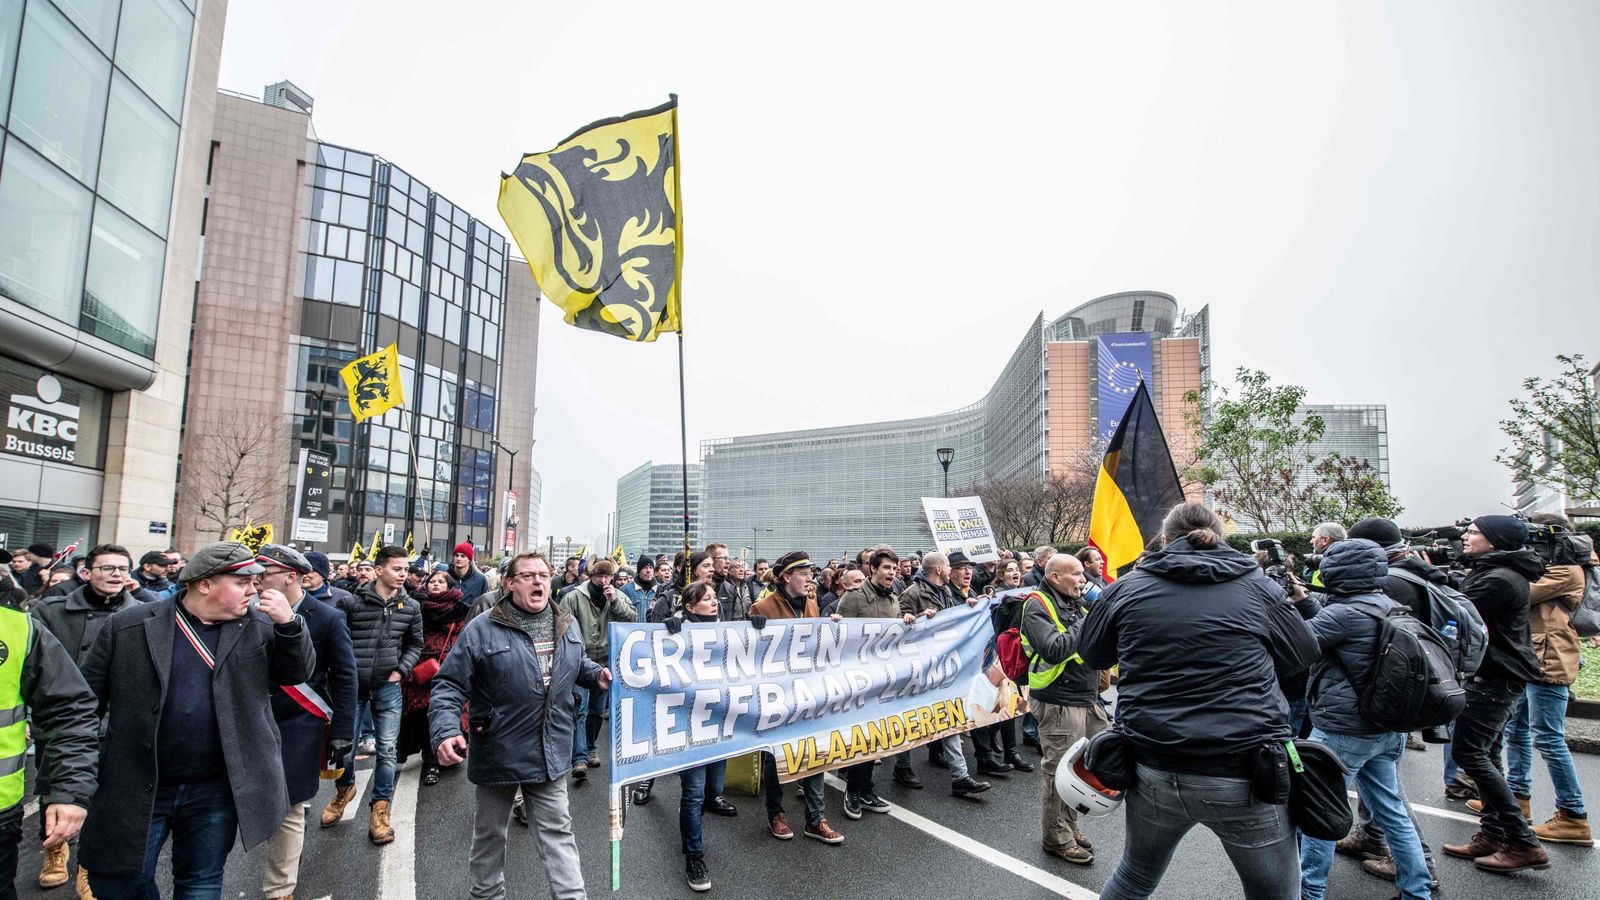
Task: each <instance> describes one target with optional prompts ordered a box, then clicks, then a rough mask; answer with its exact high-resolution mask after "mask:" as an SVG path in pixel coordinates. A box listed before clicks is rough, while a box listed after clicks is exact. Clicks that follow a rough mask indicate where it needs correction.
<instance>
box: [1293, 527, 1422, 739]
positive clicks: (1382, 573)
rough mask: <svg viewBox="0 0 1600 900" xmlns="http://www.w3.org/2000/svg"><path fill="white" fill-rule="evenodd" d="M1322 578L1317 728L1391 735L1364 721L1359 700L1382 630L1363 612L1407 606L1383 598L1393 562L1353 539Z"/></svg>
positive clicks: (1336, 549)
mask: <svg viewBox="0 0 1600 900" xmlns="http://www.w3.org/2000/svg"><path fill="white" fill-rule="evenodd" d="M1321 572H1322V586H1323V589H1324V590H1325V591H1326V593H1325V594H1323V595H1322V603H1323V607H1322V611H1321V612H1320V613H1317V615H1316V617H1315V618H1313V619H1312V620H1311V631H1312V632H1313V633H1314V634H1316V636H1317V646H1318V647H1319V648H1320V649H1321V650H1322V659H1320V660H1318V661H1317V663H1316V665H1314V666H1312V667H1311V686H1312V689H1311V691H1310V694H1309V697H1310V700H1311V722H1312V724H1314V725H1316V726H1317V727H1318V728H1321V729H1322V730H1323V731H1326V732H1328V733H1330V734H1363V735H1371V734H1383V733H1384V732H1385V731H1386V730H1387V729H1385V728H1383V727H1381V726H1378V725H1375V724H1373V723H1372V722H1370V721H1368V720H1367V719H1365V718H1363V717H1362V715H1361V709H1360V701H1359V699H1358V698H1359V697H1360V691H1361V689H1363V688H1365V687H1366V685H1368V684H1370V683H1371V681H1372V667H1373V665H1374V664H1375V663H1376V662H1377V658H1378V632H1379V631H1380V629H1381V626H1380V624H1379V622H1378V620H1377V619H1374V618H1373V617H1372V616H1370V615H1367V614H1365V613H1363V612H1361V611H1360V608H1365V609H1367V610H1371V611H1372V612H1375V613H1379V614H1386V613H1387V612H1388V611H1389V610H1391V609H1395V608H1397V607H1399V606H1401V604H1399V603H1397V602H1396V601H1395V600H1393V599H1392V598H1390V597H1388V596H1386V595H1385V594H1384V593H1383V588H1384V585H1385V583H1386V582H1387V581H1388V580H1389V578H1388V572H1389V566H1388V559H1387V557H1386V556H1385V554H1384V552H1383V550H1382V549H1380V548H1379V547H1378V545H1377V544H1375V543H1373V542H1372V541H1368V540H1363V539H1360V538H1352V539H1350V540H1344V541H1339V542H1338V543H1336V544H1334V545H1333V546H1331V547H1329V548H1328V552H1327V553H1326V554H1325V555H1324V556H1323V558H1322V569H1321ZM1358 607H1359V608H1358ZM1352 679H1354V681H1352Z"/></svg>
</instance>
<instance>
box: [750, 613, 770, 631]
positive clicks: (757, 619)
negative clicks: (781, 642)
mask: <svg viewBox="0 0 1600 900" xmlns="http://www.w3.org/2000/svg"><path fill="white" fill-rule="evenodd" d="M750 627H751V628H754V629H755V630H757V631H760V630H761V629H763V628H765V627H767V617H766V616H758V615H755V614H754V613H752V614H751V616H750Z"/></svg>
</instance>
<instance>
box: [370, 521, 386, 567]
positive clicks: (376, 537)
mask: <svg viewBox="0 0 1600 900" xmlns="http://www.w3.org/2000/svg"><path fill="white" fill-rule="evenodd" d="M381 549H383V531H382V530H381V529H380V530H378V531H374V532H373V533H372V545H371V546H370V547H368V548H367V559H369V560H371V561H372V562H377V561H378V551H379V550H381Z"/></svg>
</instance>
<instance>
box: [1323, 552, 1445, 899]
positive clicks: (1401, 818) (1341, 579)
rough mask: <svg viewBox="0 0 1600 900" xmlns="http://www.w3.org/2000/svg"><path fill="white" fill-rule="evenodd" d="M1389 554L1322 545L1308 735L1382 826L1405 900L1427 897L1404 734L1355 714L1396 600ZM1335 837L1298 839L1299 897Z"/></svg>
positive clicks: (1328, 858)
mask: <svg viewBox="0 0 1600 900" xmlns="http://www.w3.org/2000/svg"><path fill="white" fill-rule="evenodd" d="M1388 571H1389V566H1388V558H1387V555H1386V554H1385V553H1384V551H1383V550H1382V548H1380V547H1379V546H1378V545H1377V544H1375V543H1373V542H1372V541H1369V540H1365V539H1362V538H1350V539H1347V540H1343V541H1339V542H1337V543H1335V544H1332V545H1330V546H1329V547H1328V550H1327V553H1325V554H1324V555H1323V558H1322V566H1321V568H1320V569H1319V572H1320V574H1321V576H1322V587H1323V590H1324V591H1325V592H1326V593H1325V595H1324V596H1325V597H1326V599H1325V600H1324V601H1323V602H1324V604H1325V605H1324V606H1323V608H1322V611H1321V612H1319V613H1317V615H1316V616H1315V617H1314V618H1312V620H1311V630H1312V631H1313V632H1314V633H1315V634H1316V636H1317V645H1318V647H1319V648H1321V650H1322V659H1321V660H1319V661H1318V662H1317V663H1316V665H1314V666H1312V669H1311V686H1312V689H1311V692H1310V698H1311V722H1312V725H1313V726H1314V727H1313V729H1312V732H1311V739H1312V740H1315V741H1320V742H1322V743H1324V744H1326V745H1328V747H1329V748H1330V749H1332V750H1333V752H1334V753H1336V754H1338V756H1339V758H1340V759H1341V760H1343V761H1344V763H1345V765H1346V766H1348V767H1349V769H1350V774H1349V775H1348V776H1347V778H1346V780H1347V782H1348V783H1350V784H1351V785H1353V786H1355V787H1356V788H1357V789H1358V791H1359V792H1360V794H1361V800H1362V802H1363V803H1364V804H1365V805H1366V806H1367V808H1368V809H1370V810H1372V816H1373V819H1374V820H1375V821H1376V823H1377V825H1378V827H1379V828H1381V829H1382V831H1383V835H1384V838H1385V839H1386V842H1387V844H1388V846H1389V852H1390V856H1391V857H1392V858H1393V859H1394V864H1395V869H1396V872H1397V874H1396V878H1395V883H1396V886H1397V887H1399V889H1400V895H1401V896H1402V897H1404V898H1407V900H1428V898H1430V897H1431V896H1432V889H1431V887H1430V883H1431V882H1432V876H1431V875H1430V874H1429V872H1428V864H1427V860H1426V859H1425V858H1424V857H1423V854H1422V841H1421V839H1420V838H1419V837H1418V835H1417V832H1416V829H1415V828H1414V827H1413V826H1412V821H1411V815H1410V814H1409V811H1408V810H1407V808H1406V802H1405V795H1404V794H1402V793H1401V791H1400V781H1399V778H1400V776H1399V763H1400V757H1401V756H1402V755H1403V754H1404V753H1405V749H1406V747H1405V744H1406V741H1405V738H1406V736H1405V735H1404V734H1403V733H1401V732H1392V731H1388V730H1387V729H1385V728H1383V727H1382V726H1379V725H1376V724H1374V723H1373V722H1371V721H1369V720H1368V719H1366V718H1365V717H1364V716H1362V715H1361V705H1360V700H1359V699H1358V698H1359V697H1360V695H1361V690H1362V689H1363V688H1364V687H1365V686H1366V685H1367V684H1369V683H1371V680H1372V677H1373V670H1374V667H1375V666H1376V662H1377V659H1378V653H1379V650H1380V649H1381V648H1380V647H1379V645H1378V637H1379V633H1380V629H1381V628H1382V622H1381V619H1382V617H1384V616H1386V615H1388V614H1389V612H1390V611H1391V610H1395V609H1399V608H1401V606H1400V604H1398V603H1396V602H1395V601H1394V600H1392V599H1390V598H1389V597H1387V596H1385V595H1384V593H1383V587H1384V582H1385V579H1386V578H1387V577H1388ZM1333 847H1334V843H1333V841H1326V840H1318V839H1315V838H1311V837H1302V838H1301V841H1300V868H1301V888H1300V896H1301V897H1302V898H1304V900H1322V897H1323V895H1324V894H1323V892H1324V890H1325V889H1326V886H1327V882H1328V870H1329V868H1330V867H1331V865H1332V863H1333Z"/></svg>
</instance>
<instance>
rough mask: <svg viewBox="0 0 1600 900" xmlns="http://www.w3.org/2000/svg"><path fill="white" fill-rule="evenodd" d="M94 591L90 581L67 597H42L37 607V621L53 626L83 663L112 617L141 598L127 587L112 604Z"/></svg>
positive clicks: (72, 654)
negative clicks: (104, 601)
mask: <svg viewBox="0 0 1600 900" xmlns="http://www.w3.org/2000/svg"><path fill="white" fill-rule="evenodd" d="M92 594H93V591H92V590H91V589H90V588H89V586H88V585H87V584H86V585H84V586H83V587H81V588H78V589H77V590H76V591H73V592H72V593H70V594H68V595H66V596H65V597H48V598H46V599H44V600H40V601H39V604H38V605H37V606H35V607H34V608H33V618H34V621H36V622H38V623H39V624H40V625H42V626H44V627H45V628H48V629H50V633H51V634H54V635H55V636H56V640H58V641H60V642H61V646H63V647H65V648H66V650H67V653H68V654H69V655H71V656H72V661H73V662H74V663H76V664H78V665H79V666H82V665H83V658H84V657H85V656H88V655H89V648H90V647H92V646H94V639H95V638H96V637H98V636H99V634H100V629H101V628H102V627H104V626H105V624H106V622H109V621H110V620H111V616H112V614H113V613H117V612H120V611H122V610H124V609H127V608H128V607H130V606H138V605H139V603H140V602H141V601H139V600H137V599H136V598H135V597H134V596H133V594H132V592H130V591H127V590H124V591H123V592H122V593H121V594H120V595H118V596H117V598H116V601H115V602H113V603H112V604H110V605H109V606H107V605H104V604H102V603H100V602H99V598H98V597H95V596H92Z"/></svg>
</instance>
